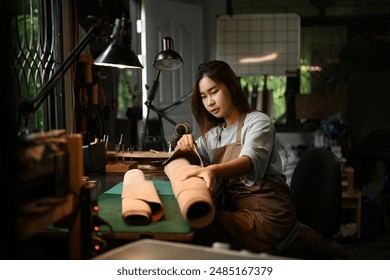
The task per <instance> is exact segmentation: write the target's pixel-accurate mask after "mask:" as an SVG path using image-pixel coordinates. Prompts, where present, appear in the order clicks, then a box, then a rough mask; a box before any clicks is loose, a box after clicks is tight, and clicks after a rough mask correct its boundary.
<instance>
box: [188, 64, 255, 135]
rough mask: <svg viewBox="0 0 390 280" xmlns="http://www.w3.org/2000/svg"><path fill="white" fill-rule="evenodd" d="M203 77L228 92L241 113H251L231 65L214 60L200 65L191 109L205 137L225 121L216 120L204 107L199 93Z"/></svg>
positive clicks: (221, 119)
mask: <svg viewBox="0 0 390 280" xmlns="http://www.w3.org/2000/svg"><path fill="white" fill-rule="evenodd" d="M203 77H209V78H210V79H212V80H213V81H214V82H215V83H216V84H217V85H219V86H221V87H223V89H224V90H226V93H227V94H229V95H230V96H231V99H232V102H233V104H234V105H235V106H236V108H237V109H238V110H239V111H240V112H241V113H248V112H249V111H251V109H250V106H249V103H248V98H247V96H246V95H245V93H244V91H243V89H242V87H241V84H240V80H239V78H238V77H237V76H236V74H235V73H234V71H233V70H232V68H231V67H230V66H229V64H227V63H226V62H224V61H222V60H212V61H209V62H205V63H202V64H200V65H199V66H198V73H197V76H196V82H195V85H194V88H193V91H192V102H191V108H192V114H193V116H194V118H195V120H196V122H197V123H198V125H199V128H200V132H201V134H202V136H204V135H205V134H206V132H207V131H209V130H210V128H212V127H214V126H216V125H218V124H219V123H222V122H223V121H224V119H223V118H216V117H214V116H213V115H212V114H210V113H209V112H208V111H207V110H206V108H205V106H204V105H203V102H202V98H201V95H200V91H199V81H200V80H201V79H202V78H203Z"/></svg>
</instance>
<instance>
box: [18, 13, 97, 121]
mask: <svg viewBox="0 0 390 280" xmlns="http://www.w3.org/2000/svg"><path fill="white" fill-rule="evenodd" d="M88 18H89V19H93V20H94V23H93V25H92V26H91V28H90V29H89V30H88V32H87V33H86V34H85V36H84V37H83V39H82V40H81V41H80V42H79V43H78V44H77V46H76V47H75V48H74V49H73V51H72V52H71V53H70V55H69V56H68V58H67V59H66V60H65V61H64V62H63V63H62V64H61V65H60V66H59V68H58V69H57V70H56V71H55V73H54V74H53V76H51V78H50V79H49V81H48V82H47V83H45V84H44V85H43V87H42V88H41V90H40V92H39V93H38V95H37V96H36V97H34V98H33V99H32V100H28V101H26V100H24V101H21V103H20V104H19V113H20V114H21V115H22V116H24V117H27V116H28V115H30V114H32V113H34V112H35V111H36V110H37V109H38V108H39V106H40V105H41V104H42V102H43V101H44V100H45V99H46V98H47V97H48V95H49V94H50V92H51V90H52V89H53V88H54V87H55V85H56V84H57V82H58V80H59V79H60V78H61V77H63V75H64V74H65V72H66V71H67V70H68V69H69V67H70V66H71V65H72V64H73V62H74V61H75V59H77V56H78V55H79V54H80V53H81V52H82V51H83V49H84V48H85V47H86V45H87V44H88V42H89V41H90V40H91V38H92V37H94V36H96V35H97V34H100V32H101V30H102V21H101V20H100V19H97V18H95V17H93V16H89V17H88Z"/></svg>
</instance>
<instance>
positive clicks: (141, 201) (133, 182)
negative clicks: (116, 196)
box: [122, 169, 164, 225]
mask: <svg viewBox="0 0 390 280" xmlns="http://www.w3.org/2000/svg"><path fill="white" fill-rule="evenodd" d="M163 215H164V211H163V206H162V203H161V200H160V197H159V196H158V193H157V191H156V189H155V187H154V184H153V182H152V181H146V180H145V176H144V173H143V172H142V170H140V169H131V170H129V171H127V172H126V173H125V175H124V179H123V189H122V216H123V218H124V219H125V220H126V221H127V222H129V223H131V224H138V225H145V224H148V223H150V222H156V221H158V220H160V219H161V217H162V216H163Z"/></svg>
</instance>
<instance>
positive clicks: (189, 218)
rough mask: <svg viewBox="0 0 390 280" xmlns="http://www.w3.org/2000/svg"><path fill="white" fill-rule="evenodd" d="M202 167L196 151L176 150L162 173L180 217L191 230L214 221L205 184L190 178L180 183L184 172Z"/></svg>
mask: <svg viewBox="0 0 390 280" xmlns="http://www.w3.org/2000/svg"><path fill="white" fill-rule="evenodd" d="M199 166H203V163H202V160H201V157H200V156H199V154H198V152H197V150H195V149H194V150H192V151H188V152H187V151H185V152H184V151H181V150H176V151H174V153H173V154H172V156H171V157H170V158H168V159H167V160H166V162H165V163H164V172H165V174H166V175H167V177H168V179H169V181H170V182H171V185H172V191H173V194H174V195H175V198H176V200H177V203H178V205H179V209H180V212H181V215H182V217H183V218H184V220H185V221H186V222H187V224H188V225H190V226H191V227H193V228H203V227H206V226H208V225H209V224H210V223H211V222H212V221H213V219H214V216H215V208H214V204H213V200H212V197H211V194H210V191H209V189H208V188H207V186H206V182H205V181H204V180H203V179H202V178H198V177H190V178H188V179H186V180H184V181H182V176H183V173H184V171H185V170H188V169H191V168H193V169H196V168H199Z"/></svg>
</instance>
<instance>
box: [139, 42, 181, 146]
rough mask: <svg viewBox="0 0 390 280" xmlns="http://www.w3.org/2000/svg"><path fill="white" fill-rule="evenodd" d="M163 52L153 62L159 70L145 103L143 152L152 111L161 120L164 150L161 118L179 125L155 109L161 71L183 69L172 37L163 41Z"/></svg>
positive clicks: (162, 132)
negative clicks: (154, 103) (154, 101)
mask: <svg viewBox="0 0 390 280" xmlns="http://www.w3.org/2000/svg"><path fill="white" fill-rule="evenodd" d="M162 49H163V50H162V51H161V52H159V53H158V54H157V55H156V57H155V58H154V61H153V67H154V68H156V69H157V70H158V72H157V76H156V79H155V80H154V82H153V86H152V89H151V91H150V93H149V95H148V100H147V101H146V102H145V105H146V106H147V108H148V110H147V113H146V121H145V127H144V133H143V135H142V143H141V148H142V150H145V144H146V143H145V142H146V135H147V129H148V122H149V112H150V110H151V109H152V110H153V111H155V112H156V113H157V114H158V118H159V120H160V129H161V139H162V140H161V141H162V144H163V148H166V147H164V146H165V142H164V141H163V135H164V130H163V126H162V123H161V118H164V119H166V120H167V121H168V122H170V123H171V124H173V125H174V126H176V125H177V123H176V122H175V121H174V120H172V119H171V118H169V117H168V116H167V115H166V114H165V113H164V111H162V110H159V109H157V108H156V107H154V105H153V104H152V103H153V100H154V98H155V97H156V93H157V89H158V85H159V79H160V73H161V71H174V70H178V69H180V68H181V67H183V59H182V58H181V56H180V54H178V53H177V52H175V51H174V49H173V40H172V38H170V37H164V38H163V39H162Z"/></svg>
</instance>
